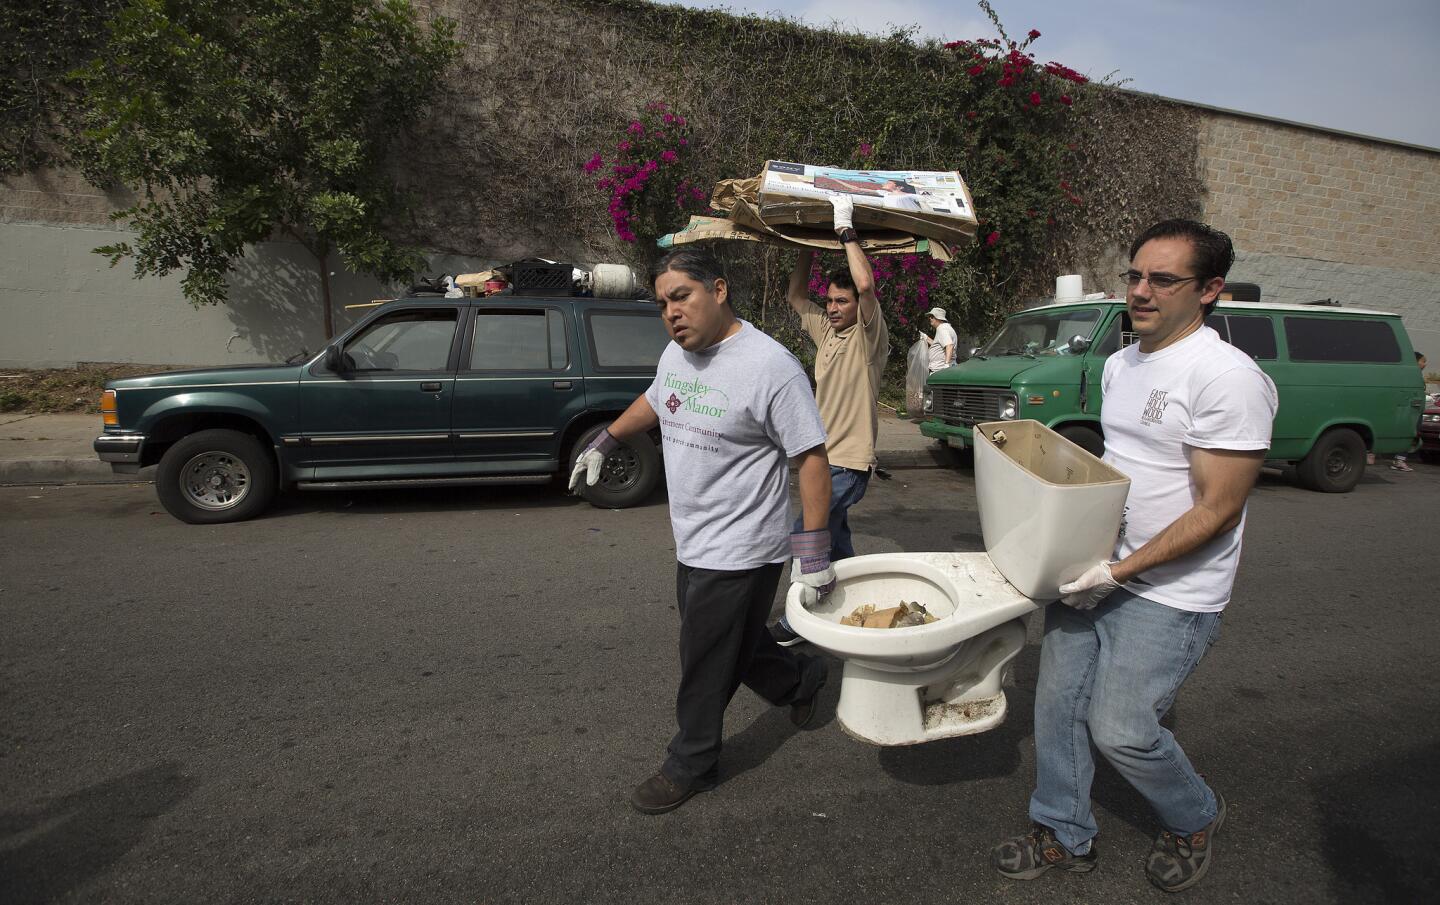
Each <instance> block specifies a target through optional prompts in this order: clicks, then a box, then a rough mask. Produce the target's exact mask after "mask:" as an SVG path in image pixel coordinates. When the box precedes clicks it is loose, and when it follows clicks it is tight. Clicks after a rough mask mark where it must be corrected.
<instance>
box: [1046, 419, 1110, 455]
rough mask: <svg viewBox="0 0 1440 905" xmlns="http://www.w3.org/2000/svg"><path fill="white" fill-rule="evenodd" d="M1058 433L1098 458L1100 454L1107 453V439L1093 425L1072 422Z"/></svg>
mask: <svg viewBox="0 0 1440 905" xmlns="http://www.w3.org/2000/svg"><path fill="white" fill-rule="evenodd" d="M1056 433H1057V434H1059V435H1060V436H1062V437H1064V438H1065V439H1066V440H1069V441H1070V442H1071V443H1074V444H1075V445H1076V446H1078V447H1080V448H1081V449H1083V450H1085V451H1086V452H1088V453H1089V454H1090V455H1092V456H1096V457H1097V458H1098V457H1099V456H1103V455H1105V439H1104V438H1103V437H1101V436H1100V432H1099V431H1097V430H1095V428H1093V427H1086V426H1085V425H1083V424H1071V425H1069V426H1067V427H1062V428H1060V429H1059V430H1058V431H1056Z"/></svg>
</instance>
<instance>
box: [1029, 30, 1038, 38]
mask: <svg viewBox="0 0 1440 905" xmlns="http://www.w3.org/2000/svg"><path fill="white" fill-rule="evenodd" d="M1029 37H1030V40H1032V41H1033V40H1035V39H1036V38H1038V37H1040V32H1038V31H1036V30H1035V29H1033V28H1032V29H1030V35H1029Z"/></svg>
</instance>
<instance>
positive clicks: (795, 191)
mask: <svg viewBox="0 0 1440 905" xmlns="http://www.w3.org/2000/svg"><path fill="white" fill-rule="evenodd" d="M835 192H844V193H846V194H848V195H850V196H851V198H852V200H854V202H855V215H854V219H855V228H856V230H857V231H859V232H860V233H861V234H862V235H863V234H864V233H866V232H868V231H870V230H874V229H881V230H887V229H888V230H894V231H897V232H902V233H908V234H910V235H914V236H922V237H925V238H929V239H934V240H936V241H938V242H947V243H951V244H957V243H960V242H964V241H967V240H969V239H971V238H974V236H975V231H976V230H977V229H978V228H979V223H978V221H977V219H976V217H975V202H974V200H973V199H972V198H971V197H970V189H969V187H967V186H966V185H965V181H964V180H963V179H961V178H960V174H959V173H958V172H955V171H953V170H952V171H949V172H937V171H928V170H843V169H839V168H838V167H824V166H813V165H811V164H804V163H789V162H787V161H782V160H771V161H767V162H766V164H765V171H764V172H763V173H762V174H761V175H760V176H759V177H756V178H755V179H746V180H730V181H729V183H728V184H726V183H722V188H717V192H716V197H715V198H714V199H713V201H714V202H719V203H727V202H731V199H732V198H733V203H731V205H730V207H722V208H720V209H721V210H730V209H731V208H732V207H733V208H734V211H733V212H732V217H731V218H732V219H734V220H735V221H736V222H737V223H740V224H741V225H750V224H747V223H745V222H744V221H743V220H742V218H741V216H740V214H741V213H742V211H743V208H744V204H742V202H745V201H749V200H750V199H751V198H753V199H754V209H755V210H754V213H755V215H756V217H757V218H758V219H759V220H760V221H761V222H763V223H764V224H765V225H766V226H768V227H770V228H771V229H780V228H783V227H809V228H819V229H832V228H833V224H832V213H831V211H832V209H831V206H830V195H831V194H833V193H835Z"/></svg>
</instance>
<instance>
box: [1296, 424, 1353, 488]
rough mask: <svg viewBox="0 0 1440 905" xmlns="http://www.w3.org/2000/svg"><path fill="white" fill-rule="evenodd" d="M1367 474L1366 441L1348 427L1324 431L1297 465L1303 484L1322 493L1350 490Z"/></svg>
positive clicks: (1298, 474)
mask: <svg viewBox="0 0 1440 905" xmlns="http://www.w3.org/2000/svg"><path fill="white" fill-rule="evenodd" d="M1364 474H1365V441H1364V440H1361V439H1360V435H1359V434H1357V433H1355V432H1354V431H1352V430H1350V429H1349V428H1345V427H1337V428H1335V429H1333V430H1328V431H1326V432H1325V433H1323V434H1321V435H1320V439H1319V440H1316V441H1315V445H1314V446H1313V447H1311V449H1310V453H1309V454H1308V455H1307V456H1305V458H1303V459H1301V460H1300V463H1299V464H1298V465H1296V466H1295V476H1296V477H1297V478H1299V479H1300V484H1301V486H1303V487H1308V488H1309V489H1311V490H1318V491H1320V492H1321V493H1349V492H1350V491H1352V490H1354V489H1355V485H1356V484H1359V483H1360V478H1361V476H1363V475H1364Z"/></svg>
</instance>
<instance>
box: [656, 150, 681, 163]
mask: <svg viewBox="0 0 1440 905" xmlns="http://www.w3.org/2000/svg"><path fill="white" fill-rule="evenodd" d="M660 159H661V160H663V161H665V162H666V163H674V162H675V161H677V160H679V159H680V155H679V154H676V153H675V152H674V151H671V150H664V151H661V152H660Z"/></svg>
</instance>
